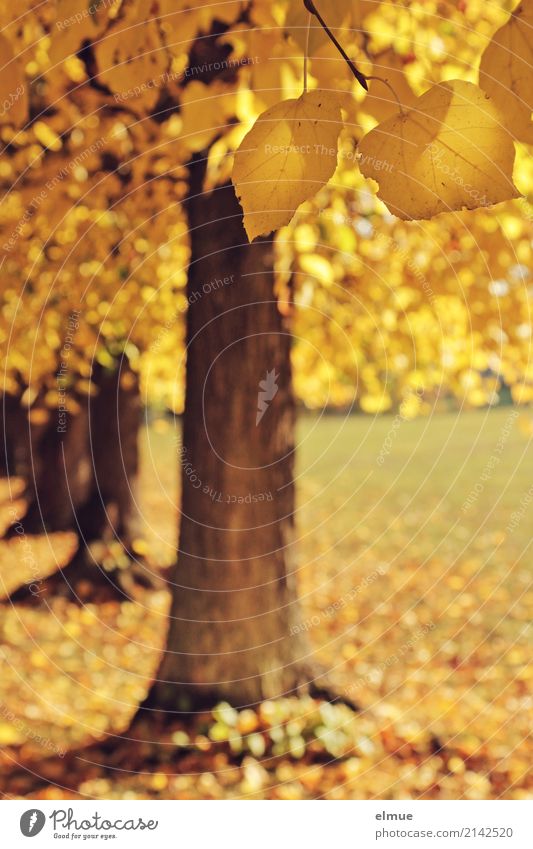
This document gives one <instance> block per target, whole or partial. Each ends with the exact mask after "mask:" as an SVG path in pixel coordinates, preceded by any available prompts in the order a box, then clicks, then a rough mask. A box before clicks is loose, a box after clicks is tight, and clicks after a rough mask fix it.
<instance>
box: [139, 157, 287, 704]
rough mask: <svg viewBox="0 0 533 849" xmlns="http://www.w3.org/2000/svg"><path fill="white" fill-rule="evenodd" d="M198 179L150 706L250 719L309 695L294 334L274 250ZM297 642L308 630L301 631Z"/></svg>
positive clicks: (197, 170) (190, 206)
mask: <svg viewBox="0 0 533 849" xmlns="http://www.w3.org/2000/svg"><path fill="white" fill-rule="evenodd" d="M203 172H204V168H203V165H202V161H201V160H196V161H194V162H193V163H192V165H191V166H190V173H191V180H190V195H189V198H188V200H187V203H186V208H187V213H188V220H189V228H190V234H191V262H190V268H189V278H188V315H187V379H186V405H185V416H184V429H183V440H182V444H181V445H180V446H178V460H179V462H180V463H181V479H182V503H181V527H180V542H179V554H178V563H177V566H176V568H175V571H174V573H173V580H172V593H173V600H172V610H171V621H170V627H169V636H168V644H167V652H166V655H165V658H164V660H163V663H162V666H161V669H160V671H159V675H158V682H156V684H155V687H154V690H153V693H152V697H151V698H150V699H149V701H148V704H150V705H155V706H158V707H163V708H166V709H168V708H175V709H178V708H180V707H183V706H187V705H191V704H195V705H198V704H206V703H210V702H211V703H212V702H213V701H215V700H217V699H228V700H230V701H231V702H232V703H233V704H236V705H244V704H251V703H255V702H258V701H260V700H262V699H265V698H272V697H276V696H280V695H282V694H286V693H290V692H295V691H296V690H297V689H298V687H299V686H300V684H301V683H302V681H303V675H302V666H301V662H300V661H301V655H302V651H303V647H302V645H301V642H300V638H299V636H297V635H296V634H295V633H294V634H291V626H292V625H293V624H296V623H297V622H299V621H300V614H299V611H298V602H297V594H296V585H295V575H294V572H293V568H292V566H291V560H292V557H291V555H292V554H293V547H294V539H293V526H294V516H293V513H294V483H293V459H294V405H293V398H292V388H291V369H290V344H291V341H290V334H289V331H288V329H287V327H286V326H285V324H284V320H283V317H282V315H281V313H280V311H279V309H278V304H277V300H276V297H275V294H274V274H273V245H272V241H271V240H261V241H256V242H254V243H253V244H252V245H249V244H248V240H247V238H246V235H245V233H244V230H243V226H242V210H241V208H240V206H239V204H238V203H237V201H236V198H235V194H234V190H233V187H232V185H231V184H227V185H225V186H223V187H219V188H217V189H216V190H214V191H213V192H211V193H209V194H206V193H203V192H202V178H203ZM292 630H293V631H297V629H295V628H294V629H292Z"/></svg>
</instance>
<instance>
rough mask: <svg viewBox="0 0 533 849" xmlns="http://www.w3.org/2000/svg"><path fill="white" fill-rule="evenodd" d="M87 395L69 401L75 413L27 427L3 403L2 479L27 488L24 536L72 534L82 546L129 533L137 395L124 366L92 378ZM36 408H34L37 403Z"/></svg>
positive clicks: (8, 399) (15, 409)
mask: <svg viewBox="0 0 533 849" xmlns="http://www.w3.org/2000/svg"><path fill="white" fill-rule="evenodd" d="M93 382H94V383H95V385H96V388H97V392H96V394H95V396H93V397H90V398H88V397H87V396H83V397H79V396H78V397H76V401H77V403H78V407H79V410H78V412H76V413H66V414H65V417H64V418H62V419H61V420H60V419H59V417H58V415H57V413H56V412H55V411H54V410H53V409H52V410H50V411H49V419H48V422H47V423H46V424H42V423H40V424H38V425H34V424H31V423H30V421H29V419H28V411H27V409H25V408H24V407H23V406H22V405H21V404H20V399H18V398H15V397H14V396H5V398H4V405H3V406H4V429H3V430H4V436H5V441H4V446H5V447H4V451H3V452H2V455H3V463H2V465H3V466H4V470H5V471H4V473H5V474H8V475H20V476H21V477H23V478H24V479H25V480H26V481H27V487H28V495H29V498H30V503H31V507H30V510H29V512H28V515H27V516H26V518H25V520H24V524H25V528H26V530H27V531H28V532H32V533H42V532H43V531H58V530H78V531H79V533H80V536H81V537H82V538H83V539H85V540H92V539H97V538H104V537H106V538H118V539H121V540H122V541H123V542H124V544H125V546H126V547H127V546H128V545H129V542H130V540H131V537H132V536H133V534H134V527H135V524H136V523H135V521H134V519H135V517H136V515H137V509H136V503H135V497H134V494H135V489H136V481H137V470H138V451H137V435H138V428H139V413H140V396H139V389H138V382H137V377H136V375H134V374H133V372H132V371H131V370H130V368H129V366H128V364H127V362H126V361H123V362H122V363H119V364H118V367H117V369H115V370H114V371H112V372H105V371H104V370H101V369H99V368H98V367H97V368H96V370H95V373H94V375H93ZM40 403H41V402H40V401H37V402H36V404H40Z"/></svg>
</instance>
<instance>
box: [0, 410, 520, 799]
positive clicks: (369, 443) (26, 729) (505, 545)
mask: <svg viewBox="0 0 533 849" xmlns="http://www.w3.org/2000/svg"><path fill="white" fill-rule="evenodd" d="M530 438H531V414H528V413H527V411H526V412H522V413H520V414H519V415H518V414H516V413H515V412H514V411H513V410H512V409H510V408H503V409H499V410H494V411H491V412H490V413H485V412H477V413H469V414H462V415H460V416H458V415H455V414H441V415H439V416H434V417H433V418H432V419H431V420H419V421H415V422H406V421H403V420H402V419H399V418H394V417H392V416H388V417H384V418H380V419H377V420H375V421H374V420H372V419H371V418H369V417H364V418H362V417H351V418H348V419H345V418H343V417H341V416H328V417H322V418H303V419H302V421H301V422H300V455H299V470H298V472H299V477H298V492H299V511H298V525H299V531H300V537H301V540H300V555H299V556H300V560H299V564H298V580H299V585H300V592H301V596H302V621H301V623H300V627H301V628H302V629H305V630H306V632H307V633H308V636H309V639H310V640H311V641H312V644H313V646H314V648H315V650H316V652H317V655H318V657H319V658H320V660H321V661H322V663H323V664H324V665H326V666H328V667H329V669H330V670H333V672H334V675H335V677H336V680H337V682H338V686H339V690H340V691H341V692H343V691H344V692H345V693H346V695H349V696H350V697H351V698H352V699H353V700H355V701H356V702H357V703H358V704H359V705H360V711H359V713H353V712H352V711H350V710H349V709H348V708H347V707H345V706H342V705H336V706H333V705H330V704H327V703H320V702H318V701H316V700H312V699H309V698H306V699H300V700H297V699H284V700H280V701H277V702H265V703H263V704H262V705H261V706H260V709H259V710H258V711H250V710H248V711H241V712H240V713H237V712H235V711H234V710H233V709H232V708H230V707H229V706H228V705H220V706H219V707H218V708H217V709H216V710H215V711H214V712H213V713H211V714H208V713H205V714H199V715H198V716H197V718H196V720H195V721H194V722H193V723H188V724H185V723H183V722H182V721H180V720H178V719H176V721H174V722H172V723H163V722H162V719H161V717H160V716H158V715H153V716H150V717H147V718H143V719H141V720H137V721H136V722H135V723H134V725H133V727H131V728H130V727H129V726H130V722H131V719H132V717H133V716H134V714H135V711H136V707H137V705H138V703H139V702H140V701H142V699H143V697H144V695H145V693H146V690H147V688H148V686H149V683H150V680H151V678H152V676H153V674H154V672H155V670H156V668H157V662H158V657H159V653H160V650H161V646H162V645H163V643H164V638H165V628H166V612H167V609H168V596H167V594H166V592H165V591H164V590H148V589H143V588H142V587H138V588H137V589H136V592H135V600H133V601H132V600H124V601H122V602H120V601H119V600H113V599H108V598H104V597H102V600H101V601H96V602H94V601H91V598H90V589H91V588H90V586H89V587H88V586H86V585H82V586H80V587H79V588H78V589H79V595H80V598H82V599H83V604H81V605H80V604H78V603H74V601H73V600H72V599H71V598H69V596H68V595H65V594H64V593H63V592H62V591H61V583H56V584H55V585H53V586H55V590H54V592H50V591H47V592H43V593H42V595H41V596H36V597H32V598H31V600H30V601H28V600H27V599H25V598H24V597H20V594H16V595H15V596H14V597H12V599H11V600H10V601H5V602H4V603H3V604H2V606H1V608H0V633H1V644H2V645H1V648H2V676H1V680H0V745H1V749H0V792H1V793H2V794H3V795H4V796H12V797H16V798H19V797H24V796H31V797H35V796H39V797H42V798H76V797H81V798H86V797H90V798H145V797H150V798H214V799H216V798H241V797H246V798H281V799H293V798H295V799H305V798H315V797H325V798H335V799H337V798H339V799H342V798H437V799H446V798H467V799H486V798H499V797H503V798H531V796H532V795H533V781H532V779H531V776H530V774H529V772H530V763H531V755H532V748H531V739H530V726H531V715H532V711H531V708H532V705H533V698H532V687H531V683H532V681H531V677H532V673H531V668H528V665H527V660H528V636H529V635H528V628H529V623H530V619H531V604H532V597H533V594H532V591H531V555H530V541H531V510H532V508H533V497H532V495H531V477H530V472H529V469H530V468H531V445H530ZM174 439H175V433H174V429H173V426H172V425H170V424H169V423H168V422H166V421H163V420H160V421H158V422H156V423H155V424H154V425H153V426H152V427H151V429H150V431H149V433H148V435H145V437H144V440H143V455H144V463H143V481H144V486H143V489H144V510H145V515H146V517H147V521H148V523H149V525H150V529H149V530H148V531H147V534H146V539H145V540H144V542H142V543H141V542H140V543H139V548H140V549H141V550H143V551H144V552H146V554H147V555H148V556H149V558H150V561H151V562H152V564H153V567H154V571H163V572H164V570H161V567H162V566H164V565H165V564H166V563H169V562H170V560H171V556H172V549H173V546H174V545H175V530H174V527H175V522H174V516H175V512H176V502H177V493H176V470H175V469H174V468H173V467H172V464H169V463H168V454H169V452H172V451H173V446H174ZM17 497H18V493H17ZM18 544H19V545H20V544H21V543H18ZM0 554H1V552H0ZM7 565H8V560H7V559H6V560H4V561H3V562H2V563H0V576H1V574H2V569H4V570H5V569H7ZM11 570H12V566H11ZM65 574H68V573H65Z"/></svg>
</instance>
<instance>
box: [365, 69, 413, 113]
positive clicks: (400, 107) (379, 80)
mask: <svg viewBox="0 0 533 849" xmlns="http://www.w3.org/2000/svg"><path fill="white" fill-rule="evenodd" d="M367 80H377V82H380V83H383V85H386V86H387V88H388V89H389V91H390V92H391V94H392V96H393V97H394V99H395V101H396V103H397V104H398V109H399V110H400V115H405V112H404V111H403V106H402V104H401V103H400V98H399V97H398V95H397V94H396V92H395V91H394V89H393V87H392V86H391V84H390V82H389V81H388V80H385V79H383V77H367Z"/></svg>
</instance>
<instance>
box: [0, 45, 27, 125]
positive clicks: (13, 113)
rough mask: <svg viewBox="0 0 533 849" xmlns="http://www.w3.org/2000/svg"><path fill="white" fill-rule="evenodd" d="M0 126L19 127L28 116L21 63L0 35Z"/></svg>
mask: <svg viewBox="0 0 533 849" xmlns="http://www.w3.org/2000/svg"><path fill="white" fill-rule="evenodd" d="M0 69H1V70H0V125H1V124H13V125H14V126H15V127H20V126H22V125H24V124H25V123H26V119H27V116H28V91H27V86H26V82H25V78H24V69H23V67H22V63H21V62H20V60H19V59H18V58H16V57H15V54H14V52H13V48H12V46H11V44H10V42H9V41H8V40H7V38H4V36H3V35H0Z"/></svg>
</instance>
